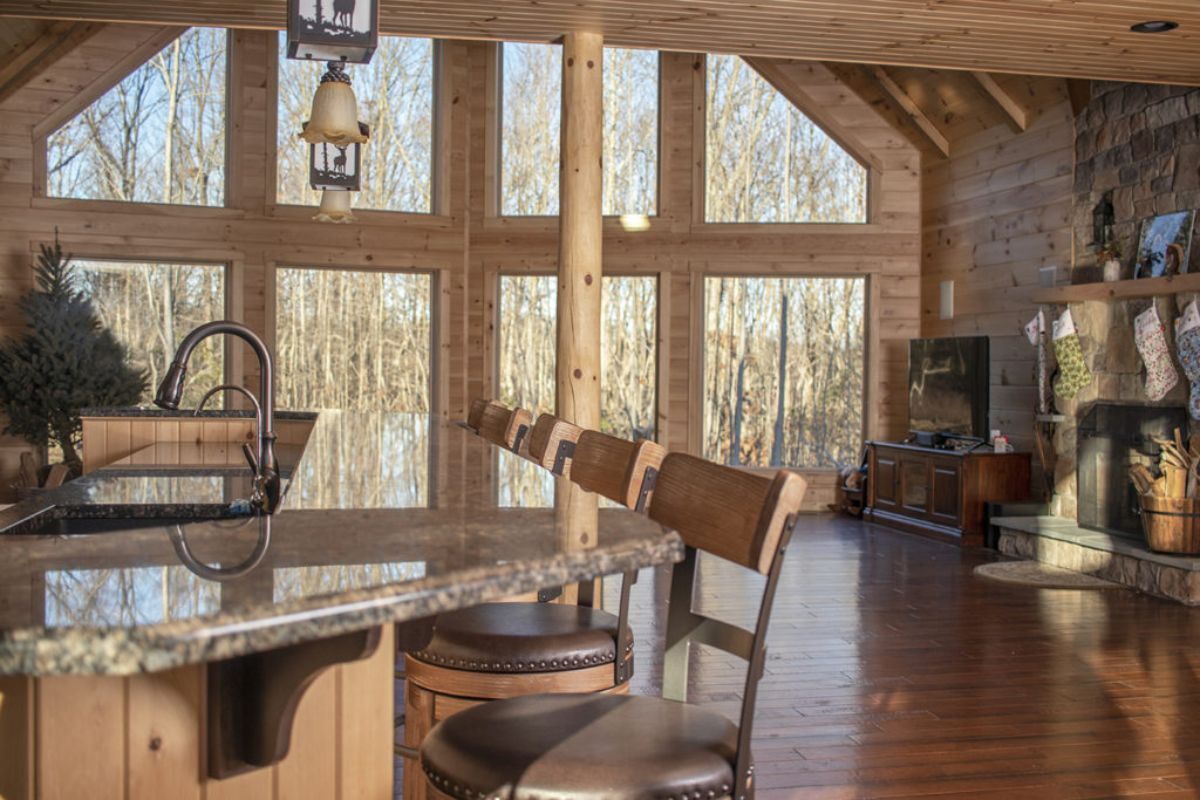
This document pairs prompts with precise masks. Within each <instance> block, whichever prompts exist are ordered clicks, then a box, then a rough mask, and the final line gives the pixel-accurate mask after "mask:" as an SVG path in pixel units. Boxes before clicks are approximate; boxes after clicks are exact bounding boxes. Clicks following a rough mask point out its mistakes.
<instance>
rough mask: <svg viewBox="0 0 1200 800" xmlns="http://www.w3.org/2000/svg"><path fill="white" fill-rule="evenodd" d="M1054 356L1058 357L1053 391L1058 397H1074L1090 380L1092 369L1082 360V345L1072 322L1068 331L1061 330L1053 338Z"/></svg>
mask: <svg viewBox="0 0 1200 800" xmlns="http://www.w3.org/2000/svg"><path fill="white" fill-rule="evenodd" d="M1068 313H1069V312H1068ZM1056 327H1058V326H1056ZM1054 357H1055V358H1056V359H1058V378H1056V379H1055V381H1054V393H1055V394H1056V395H1058V396H1059V397H1063V398H1071V397H1074V396H1075V395H1076V394H1078V393H1079V390H1080V389H1082V388H1083V387H1085V386H1087V385H1088V384H1090V383H1091V382H1092V371H1091V370H1090V369H1088V367H1087V363H1086V362H1084V360H1083V347H1082V346H1081V345H1080V343H1079V334H1078V333H1076V332H1075V326H1074V325H1073V324H1071V325H1070V332H1069V333H1067V332H1062V334H1061V335H1060V336H1059V337H1058V338H1056V339H1055V340H1054Z"/></svg>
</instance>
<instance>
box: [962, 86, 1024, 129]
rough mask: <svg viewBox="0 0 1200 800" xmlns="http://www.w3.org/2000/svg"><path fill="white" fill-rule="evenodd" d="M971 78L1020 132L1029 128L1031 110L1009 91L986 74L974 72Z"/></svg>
mask: <svg viewBox="0 0 1200 800" xmlns="http://www.w3.org/2000/svg"><path fill="white" fill-rule="evenodd" d="M971 76H972V77H973V78H975V82H976V83H978V84H979V88H981V89H983V91H984V92H985V93H986V94H987V95H988V97H990V98H992V100H994V101H995V102H996V105H998V106H999V107H1000V110H1001V111H1003V112H1004V113H1005V115H1006V116H1007V117H1008V119H1009V121H1010V122H1012V124H1013V125H1015V126H1016V128H1017V130H1018V131H1023V130H1025V129H1026V128H1028V127H1029V110H1028V109H1026V108H1025V106H1023V105H1021V103H1020V102H1018V101H1017V98H1015V97H1013V96H1012V95H1011V94H1009V93H1008V90H1007V89H1005V88H1004V87H1003V86H1001V85H1000V84H999V83H997V82H996V79H995V78H993V77H992V76H991V75H989V74H988V73H986V72H972V73H971Z"/></svg>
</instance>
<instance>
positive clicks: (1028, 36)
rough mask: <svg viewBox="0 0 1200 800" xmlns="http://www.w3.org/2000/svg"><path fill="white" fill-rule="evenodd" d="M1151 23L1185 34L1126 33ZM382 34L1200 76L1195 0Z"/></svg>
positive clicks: (459, 9)
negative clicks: (588, 38)
mask: <svg viewBox="0 0 1200 800" xmlns="http://www.w3.org/2000/svg"><path fill="white" fill-rule="evenodd" d="M285 8H286V3H285V2H284V0H153V2H148V0H33V2H30V0H0V15H2V16H14V17H40V18H46V19H73V20H94V21H105V22H144V23H154V24H159V25H162V24H166V25H209V26H219V27H230V28H257V29H276V30H278V29H280V28H282V27H283V26H284V22H285ZM1152 19H1167V20H1174V21H1175V22H1178V23H1179V26H1180V27H1179V29H1178V30H1175V31H1171V32H1169V33H1163V34H1158V35H1154V36H1146V35H1139V34H1137V33H1133V32H1131V31H1130V25H1131V24H1133V23H1136V22H1142V21H1145V20H1152ZM380 28H381V30H382V31H383V32H385V33H393V34H400V35H409V36H435V37H444V38H459V39H492V40H523V41H543V42H549V41H556V40H558V39H559V38H561V36H562V34H563V33H564V32H565V31H569V30H594V31H596V32H597V33H600V34H602V35H603V36H604V40H605V43H606V44H609V45H612V46H617V47H643V48H652V49H658V50H670V51H676V52H717V53H737V54H739V55H757V56H763V57H768V58H790V59H799V60H808V61H839V62H847V63H857V64H879V63H885V64H887V65H889V66H908V67H924V68H932V69H954V70H966V71H980V72H990V73H1009V74H1021V75H1049V76H1054V77H1065V78H1088V79H1105V80H1120V81H1143V82H1150V83H1176V84H1184V85H1200V46H1197V45H1198V43H1200V40H1198V39H1197V35H1198V34H1197V32H1198V31H1200V4H1197V3H1196V2H1194V0H1121V1H1120V2H1114V1H1113V0H1006V1H1003V2H1002V1H1001V0H988V2H983V1H982V0H937V2H914V0H854V2H852V3H847V2H845V0H756V2H753V3H748V2H745V0H587V2H580V0H504V1H503V2H499V3H498V2H496V0H380Z"/></svg>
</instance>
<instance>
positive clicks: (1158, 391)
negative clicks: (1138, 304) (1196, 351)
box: [1133, 304, 1179, 401]
mask: <svg viewBox="0 0 1200 800" xmlns="http://www.w3.org/2000/svg"><path fill="white" fill-rule="evenodd" d="M1133 341H1134V343H1135V344H1136V345H1137V349H1138V353H1140V354H1141V356H1142V361H1144V362H1145V363H1146V397H1148V398H1149V399H1150V400H1154V401H1158V400H1162V399H1163V397H1164V396H1165V395H1166V393H1167V392H1169V391H1171V389H1172V388H1174V386H1175V384H1177V383H1179V373H1177V372H1176V371H1175V365H1174V364H1172V363H1171V352H1170V351H1169V350H1168V349H1167V332H1166V330H1165V329H1164V328H1163V324H1162V320H1160V319H1159V318H1158V309H1156V308H1155V307H1154V305H1153V304H1152V305H1151V306H1150V307H1149V308H1147V309H1146V310H1145V311H1143V312H1142V313H1141V314H1138V315H1137V319H1135V320H1134V322H1133Z"/></svg>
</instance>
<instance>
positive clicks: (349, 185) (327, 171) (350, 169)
mask: <svg viewBox="0 0 1200 800" xmlns="http://www.w3.org/2000/svg"><path fill="white" fill-rule="evenodd" d="M304 128H305V130H307V129H308V123H307V122H305V123H304ZM358 128H359V131H360V132H361V133H362V135H363V136H364V137H367V136H370V128H369V127H368V126H367V124H366V123H365V122H360V123H358ZM364 147H366V145H365V144H358V143H353V142H352V143H350V144H347V145H337V144H329V143H328V142H321V143H320V144H310V145H309V146H308V184H309V186H311V187H312V188H314V189H316V190H317V191H327V190H335V191H336V190H341V191H344V192H357V191H359V190H360V189H361V188H362V152H363V148H364Z"/></svg>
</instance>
